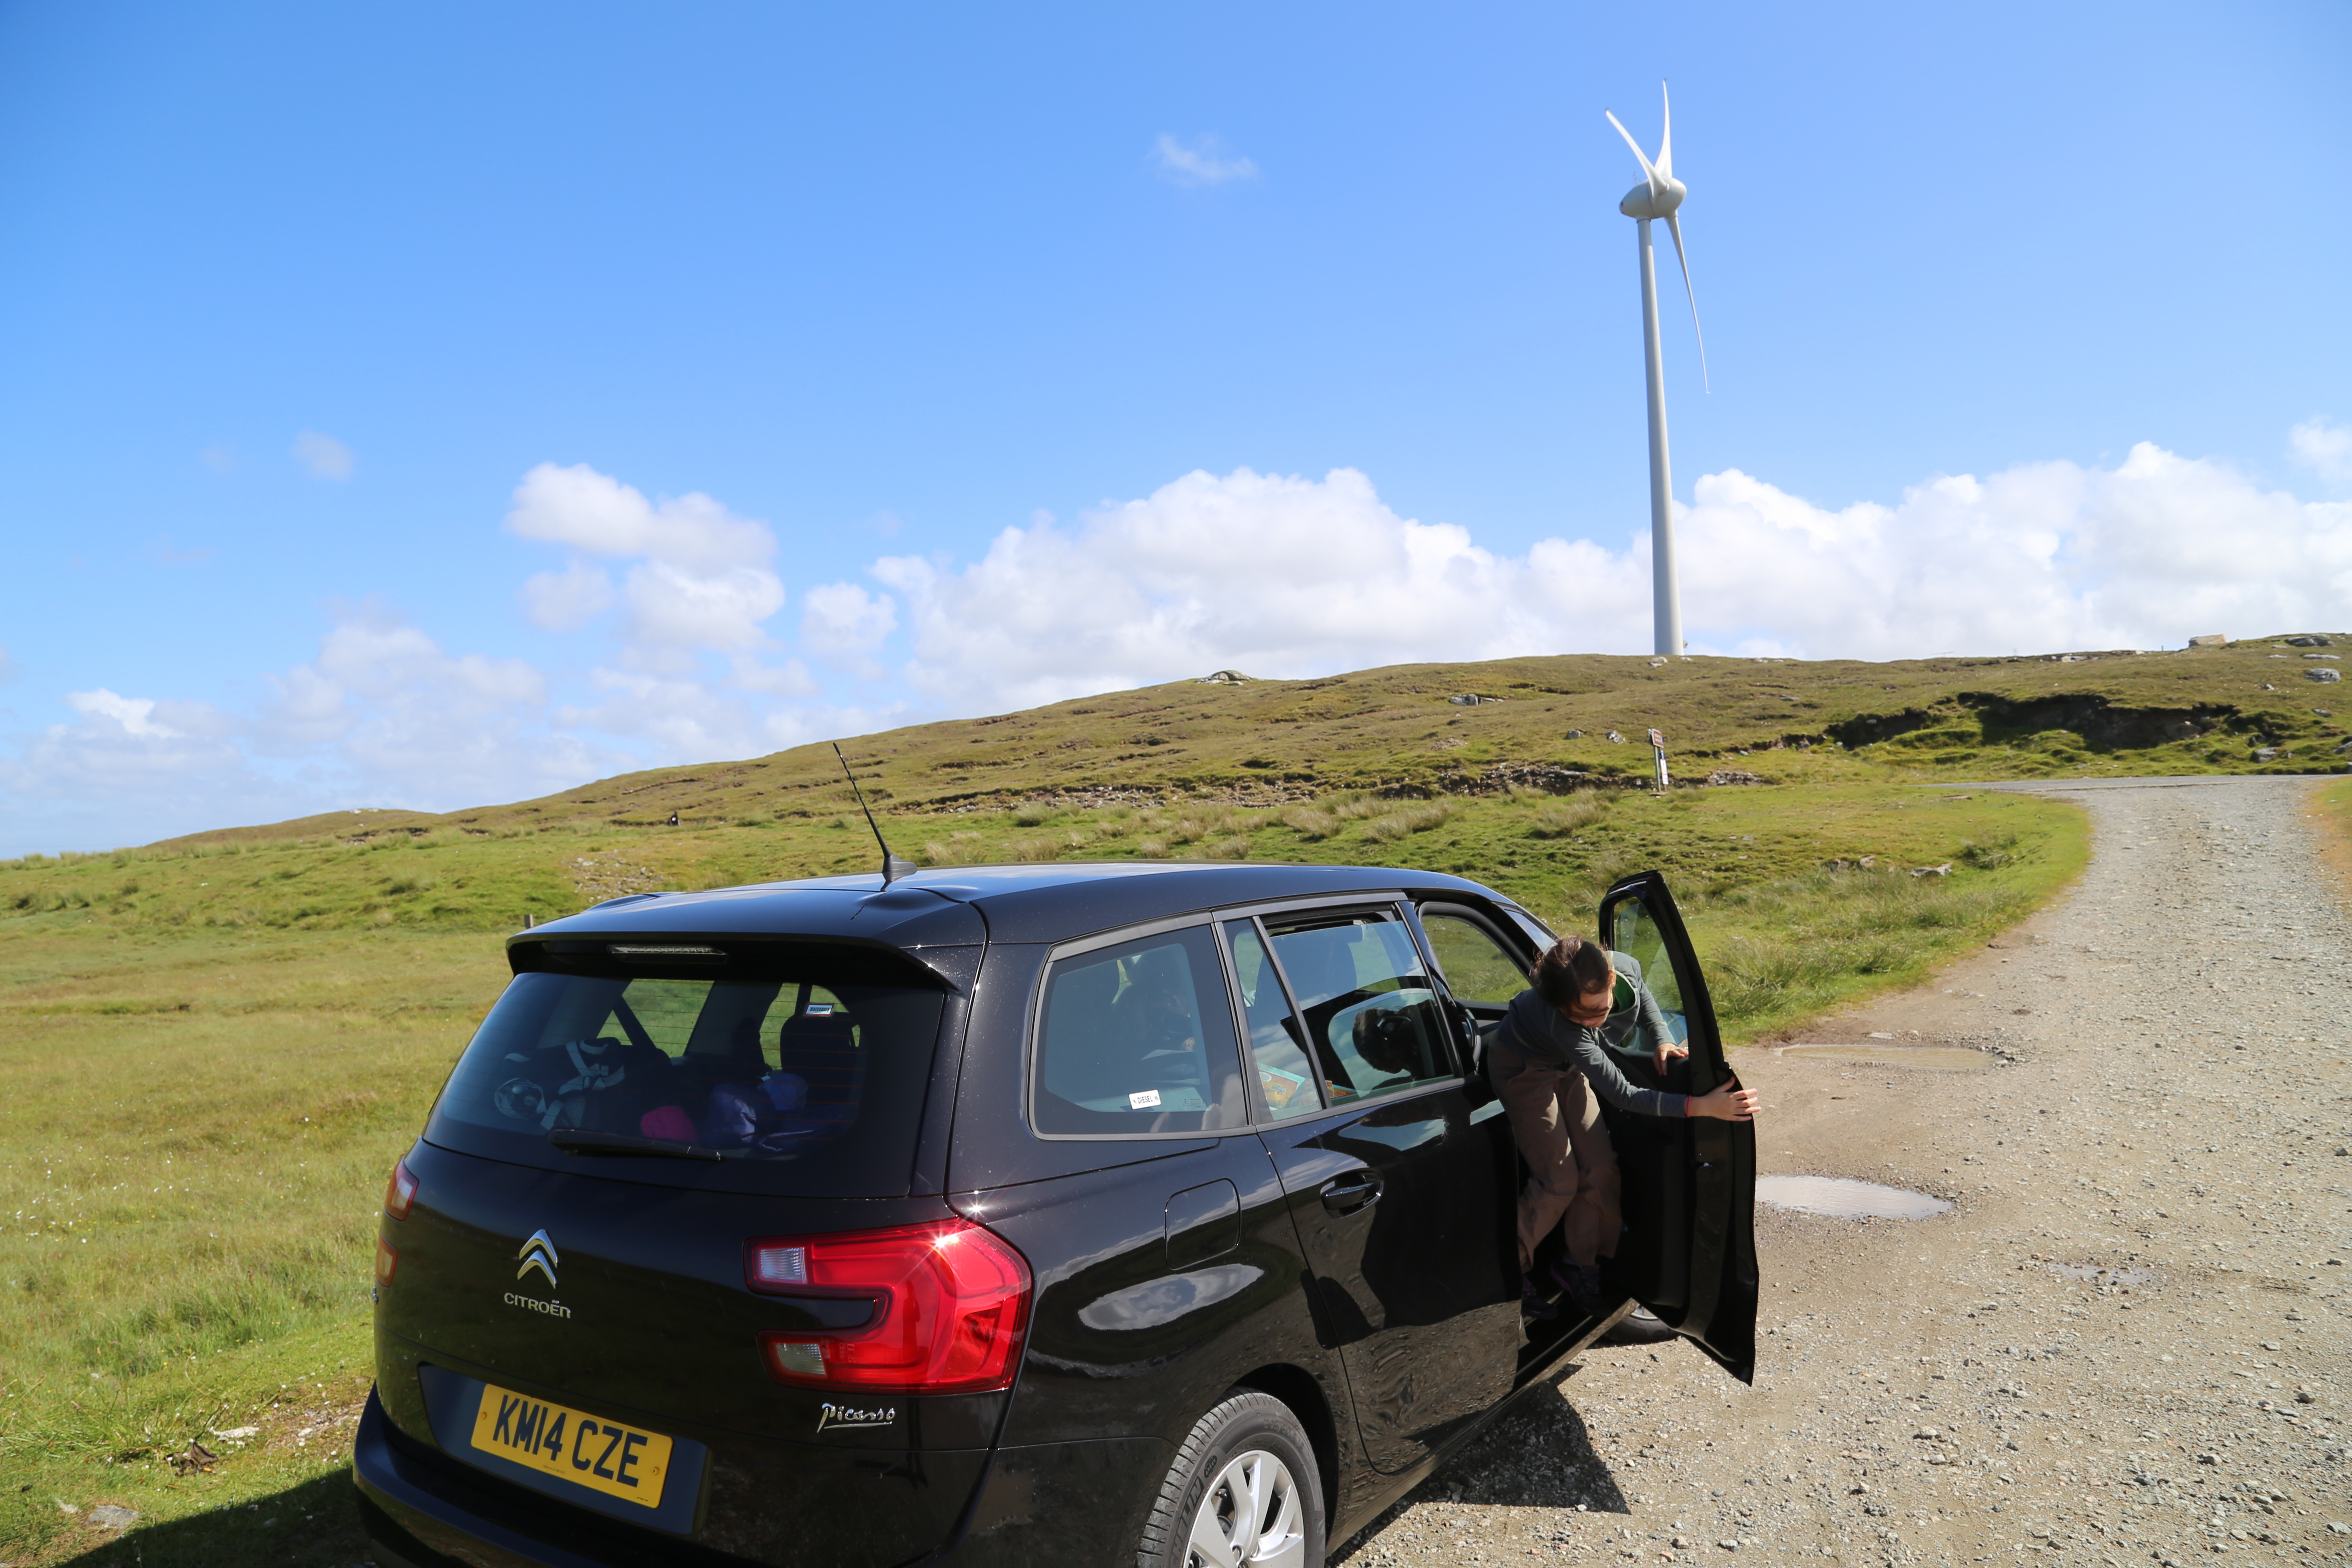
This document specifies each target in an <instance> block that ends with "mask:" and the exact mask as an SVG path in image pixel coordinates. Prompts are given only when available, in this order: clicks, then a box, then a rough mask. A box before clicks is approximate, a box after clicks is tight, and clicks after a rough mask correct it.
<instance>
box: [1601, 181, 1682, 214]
mask: <svg viewBox="0 0 2352 1568" xmlns="http://www.w3.org/2000/svg"><path fill="white" fill-rule="evenodd" d="M1687 195H1690V187H1689V186H1688V185H1685V184H1683V183H1682V182H1681V181H1680V180H1677V179H1675V177H1674V176H1673V175H1672V174H1660V175H1659V176H1658V183H1657V184H1656V186H1655V187H1653V186H1652V185H1651V184H1649V182H1647V181H1646V180H1645V181H1643V183H1642V184H1638V185H1635V186H1634V187H1633V189H1632V190H1630V191H1627V192H1626V193H1625V199H1624V200H1623V201H1621V202H1619V203H1618V204H1617V210H1618V211H1619V212H1621V213H1623V214H1624V215H1625V216H1627V217H1672V216H1675V212H1676V211H1678V210H1679V209H1680V208H1681V206H1682V205H1683V198H1684V197H1685V196H1687Z"/></svg>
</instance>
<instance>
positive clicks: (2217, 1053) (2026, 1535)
mask: <svg viewBox="0 0 2352 1568" xmlns="http://www.w3.org/2000/svg"><path fill="white" fill-rule="evenodd" d="M2025 787H2032V788H2035V789H2037V790H2042V791H2047V792H2050V793H2057V794H2063V795H2069V796H2070V797H2072V798H2074V799H2077V800H2079V801H2081V802H2082V804H2084V805H2085V806H2086V807H2087V808H2088V809H2089V810H2090V812H2091V813H2092V816H2093V826H2094V836H2095V837H2094V850H2095V853H2094V858H2093V859H2092V862H2091V864H2090V867H2089V868H2088V869H2087V870H2086V871H2085V872H2084V876H2083V879H2082V880H2081V881H2080V883H2079V884H2077V885H2076V886H2075V887H2074V889H2070V890H2069V891H2068V892H2067V893H2065V894H2063V895H2062V896H2061V898H2060V899H2059V900H2057V901H2056V902H2054V903H2053V905H2052V907H2051V908H2049V909H2048V910H2044V911H2043V912H2042V914H2040V915H2038V916H2036V917H2035V918H2034V919H2033V920H2032V921H2028V922H2026V923H2025V924H2024V925H2022V926H2021V927H2019V928H2017V929H2016V930H2015V931H2011V932H2010V933H2008V934H2007V935H2004V936H2003V937H2001V938H2000V940H1999V941H1997V942H1994V943H1992V944H1991V945H1990V947H1989V948H1988V949H1986V950H1985V951H1983V952H1979V953H1977V954H1974V955H1972V956H1970V957H1969V958H1967V959H1964V960H1962V961H1961V962H1959V963H1956V964H1954V965H1952V966H1951V967H1950V968H1949V969H1948V970H1947V971H1946V972H1945V973H1942V974H1941V975H1939V976H1937V979H1936V980H1935V981H1933V982H1932V983H1931V984H1928V985H1927V986H1924V987H1922V988H1920V989H1919V990H1916V991H1914V992H1911V993H1908V994H1904V995H1900V996H1895V997H1891V998H1887V999H1885V1000H1883V1001H1881V1002H1879V1003H1876V1004H1874V1005H1870V1006H1867V1007H1864V1008H1861V1009H1857V1010H1855V1011H1853V1012H1852V1013H1849V1014H1846V1015H1843V1016H1839V1017H1836V1018H1833V1019H1831V1020H1828V1021H1826V1022H1824V1023H1822V1024H1821V1025H1818V1026H1813V1027H1811V1028H1809V1029H1808V1030H1806V1031H1805V1033H1804V1036H1803V1038H1804V1039H1806V1040H1808V1041H1826V1042H1861V1043H1875V1044H1880V1045H1885V1044H1887V1043H1890V1041H1891V1043H1894V1044H1914V1043H1916V1044H1923V1045H1924V1044H1936V1045H1967V1046H1974V1047H1979V1048H1980V1049H1983V1050H1986V1051H1987V1052H1988V1053H1989V1058H1990V1059H1993V1060H1996V1061H1997V1063H1998V1065H1997V1066H1996V1067H1995V1068H1993V1069H1991V1070H1989V1071H1986V1072H1981V1073H1938V1072H1927V1071H1919V1070H1913V1069H1906V1068H1872V1067H1864V1066H1855V1065H1852V1064H1847V1063H1839V1062H1832V1061H1822V1060H1819V1059H1813V1060H1808V1059H1804V1058H1796V1057H1787V1056H1781V1055H1779V1054H1777V1053H1775V1052H1772V1051H1769V1050H1767V1049H1764V1048H1755V1049H1750V1050H1747V1051H1743V1052H1742V1053H1740V1055H1739V1058H1738V1066H1739V1068H1740V1072H1741V1075H1742V1077H1743V1079H1745V1080H1746V1081H1747V1082H1748V1084H1749V1085H1750V1086H1752V1087H1754V1088H1756V1089H1759V1090H1761V1091H1762V1094H1763V1101H1764V1110H1763V1112H1762V1115H1761V1117H1760V1118H1759V1123H1758V1126H1759V1130H1760V1135H1759V1148H1760V1152H1761V1154H1760V1161H1759V1163H1760V1166H1761V1168H1762V1170H1764V1171H1766V1172H1787V1173H1808V1174H1819V1175H1843V1176H1853V1177H1860V1178H1864V1179H1867V1180H1871V1181H1876V1182H1883V1183H1890V1184H1896V1185H1902V1186H1907V1187H1912V1188H1915V1189H1918V1190H1923V1191H1927V1192H1932V1193H1934V1194H1937V1195H1938V1196H1941V1197H1945V1198H1949V1199H1951V1200H1953V1201H1954V1203H1955V1204H1956V1205H1957V1207H1956V1208H1955V1209H1954V1210H1953V1211H1952V1212H1951V1213H1948V1214H1946V1215H1939V1216H1937V1217H1936V1218H1934V1219H1929V1220H1924V1221H1888V1220H1875V1221H1866V1222H1857V1221H1844V1220H1833V1219H1827V1218H1820V1217H1815V1216H1811V1215H1796V1214H1785V1213H1780V1212H1777V1211H1773V1210H1769V1209H1767V1210H1759V1213H1758V1216H1757V1243H1758V1249H1759V1257H1760V1260H1761V1266H1762V1272H1763V1279H1764V1291H1763V1307H1762V1310H1761V1312H1760V1314H1759V1323H1758V1344H1759V1353H1758V1371H1757V1379H1756V1386H1755V1387H1754V1388H1753V1389H1747V1388H1742V1387H1740V1386H1739V1385H1738V1384H1735V1383H1733V1382H1732V1381H1731V1380H1730V1379H1729V1378H1727V1376H1725V1375H1724V1374H1723V1373H1720V1372H1718V1371H1717V1369H1716V1368H1715V1367H1714V1366H1713V1365H1712V1364H1711V1363H1707V1362H1706V1360H1705V1358H1703V1357H1702V1356H1700V1355H1699V1354H1698V1353H1697V1352H1696V1351H1694V1350H1692V1349H1690V1348H1689V1347H1688V1346H1686V1345H1682V1344H1679V1343H1675V1344H1668V1345H1664V1346H1659V1347H1656V1348H1655V1351H1654V1352H1653V1351H1652V1350H1650V1349H1630V1348H1625V1349H1612V1350H1599V1351H1594V1352H1590V1353H1589V1354H1588V1355H1587V1356H1586V1357H1585V1358H1583V1361H1582V1363H1580V1365H1578V1366H1577V1367H1575V1368H1574V1369H1572V1370H1571V1372H1570V1373H1569V1375H1568V1376H1566V1377H1564V1378H1562V1379H1561V1380H1560V1381H1559V1384H1558V1385H1557V1387H1556V1388H1550V1389H1539V1390H1537V1391H1535V1392H1534V1393H1532V1394H1529V1395H1528V1398H1527V1399H1526V1400H1524V1401H1523V1402H1522V1403H1521V1405H1519V1406H1518V1407H1517V1408H1516V1409H1515V1410H1514V1411H1513V1412H1512V1414H1511V1415H1508V1416H1507V1417H1506V1418H1505V1420H1504V1421H1502V1422H1500V1423H1498V1424H1497V1426H1496V1428H1495V1429H1494V1430H1492V1431H1491V1432H1489V1433H1488V1434H1486V1436H1483V1437H1482V1438H1481V1439H1480V1440H1479V1442H1478V1443H1477V1444H1476V1445H1475V1447H1474V1448H1473V1450H1472V1451H1470V1452H1469V1453H1467V1454H1465V1456H1463V1457H1462V1458H1459V1459H1457V1460H1456V1461H1455V1462H1454V1463H1453V1464H1452V1465H1450V1466H1449V1467H1448V1468H1446V1469H1445V1470H1444V1471H1443V1472H1441V1473H1440V1474H1439V1475H1437V1476H1436V1477H1434V1478H1433V1479H1431V1480H1430V1481H1428V1482H1427V1483H1425V1484H1424V1485H1423V1486H1422V1487H1421V1488H1419V1489H1416V1491H1415V1492H1414V1493H1413V1494H1412V1496H1411V1497H1409V1498H1408V1499H1407V1500H1405V1501H1404V1502H1402V1503H1400V1504H1399V1505H1398V1506H1397V1507H1396V1508H1394V1509H1392V1510H1390V1512H1389V1513H1388V1514H1387V1515H1385V1516H1384V1517H1383V1518H1382V1520H1381V1521H1380V1522H1379V1523H1378V1524H1377V1525H1376V1526H1375V1527H1373V1528H1372V1529H1370V1530H1368V1531H1364V1532H1363V1533H1361V1534H1360V1535H1359V1536H1358V1537H1357V1538H1356V1539H1355V1540H1354V1541H1353V1542H1349V1543H1348V1544H1347V1546H1346V1548H1345V1549H1344V1551H1343V1552H1341V1553H1340V1554H1339V1556H1338V1557H1337V1558H1336V1560H1337V1561H1339V1562H1344V1563H1349V1564H1352V1565H1355V1568H1383V1565H1385V1564H1390V1563H1522V1562H1526V1561H1528V1560H1529V1559H1530V1558H1536V1559H1549V1560H1553V1561H1560V1562H1575V1563H1585V1562H1612V1561H1628V1560H1631V1561H1643V1562H1653V1563H1654V1562H1658V1561H1661V1560H1666V1561H1677V1562H1704V1561H1709V1560H1715V1561H1722V1560H1727V1559H1729V1560H1737V1559H1739V1558H1747V1557H1751V1556H1759V1555H1760V1556H1762V1557H1764V1558H1767V1559H1770V1560H1781V1559H1788V1560H1792V1561H1793V1560H1796V1559H1800V1558H1803V1559H1810V1560H1812V1561H1815V1562H1823V1561H1837V1562H1841V1563H1870V1564H1901V1563H2032V1562H2068V1563H2076V1562H2079V1563H2112V1564H2129V1563H2158V1564H2171V1563H2189V1562H2190V1561H2192V1560H2197V1559H2205V1560H2212V1561H2216V1562H2225V1563H2330V1562H2346V1561H2352V1500H2347V1491H2352V1464H2348V1463H2347V1434H2352V1424H2347V1415H2352V1412H2347V1410H2346V1409H2345V1407H2344V1400H2345V1398H2346V1394H2347V1388H2346V1384H2347V1373H2352V1328H2348V1327H2347V1325H2348V1324H2352V1312H2347V1302H2348V1301H2352V1294H2347V1284H2346V1276H2347V1274H2352V1267H2347V1260H2352V1219H2348V1218H2347V1215H2352V1154H2347V1142H2352V1052H2347V1043H2352V1031H2347V1029H2346V1027H2345V1026H2344V1023H2343V1020H2344V1019H2345V1018H2346V1017H2347V1015H2352V965H2347V962H2346V957H2347V954H2346V941H2345V932H2346V913H2345V910H2344V907H2343V904H2342V903H2341V901H2340V900H2339V898H2338V893H2339V890H2340V886H2339V884H2338V883H2336V881H2335V880H2334V873H2332V872H2331V871H2329V870H2328V869H2327V868H2326V866H2325V865H2324V864H2323V860H2324V858H2325V856H2324V855H2323V853H2322V850H2323V843H2324V841H2323V838H2322V837H2321V834H2322V832H2323V830H2322V828H2321V827H2320V826H2319V825H2318V824H2317V823H2316V822H2315V820H2314V819H2313V818H2312V817H2311V816H2309V815H2308V814H2309V812H2310V809H2311V799H2312V795H2311V792H2312V789H2313V785H2312V784H2311V783H2310V782H2308V781H2305V780H2300V779H2293V778H2213V779H2197V780H2185V779H2184V780H2146V781H2115V782H2107V781H2101V782H2100V783H2097V784H2067V785H2033V786H2025ZM1874 1037H1876V1038H1875V1039H1874Z"/></svg>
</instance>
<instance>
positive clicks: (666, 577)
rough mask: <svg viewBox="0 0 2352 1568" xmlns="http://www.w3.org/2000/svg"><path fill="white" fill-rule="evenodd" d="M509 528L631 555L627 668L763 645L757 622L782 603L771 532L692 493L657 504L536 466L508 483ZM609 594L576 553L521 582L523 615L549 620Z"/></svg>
mask: <svg viewBox="0 0 2352 1568" xmlns="http://www.w3.org/2000/svg"><path fill="white" fill-rule="evenodd" d="M507 526H508V527H509V528H510V529H512V530H513V531H515V532H517V533H519V534H521V535H522V536H523V537H524V538H525V539H535V540H539V541H541V542H545V543H550V544H564V545H569V546H571V547H572V549H573V550H576V551H579V552H583V553H585V554H590V555H603V556H608V557H614V558H622V559H627V558H633V557H634V558H637V563H636V564H635V565H634V566H632V567H630V568H629V570H628V573H627V574H626V576H625V579H624V581H623V585H622V598H623V600H624V601H625V603H626V605H627V606H628V611H629V616H628V624H627V625H626V626H625V627H624V628H623V630H622V637H623V641H624V643H625V651H624V655H623V662H624V663H625V664H626V665H629V666H631V667H635V668H650V669H656V670H661V671H665V672H667V673H670V674H678V673H683V672H684V671H685V670H686V669H688V668H691V664H692V658H693V656H694V655H695V654H696V653H698V652H703V651H710V652H719V653H741V652H748V651H751V650H753V649H756V648H760V647H765V646H766V645H767V642H768V637H767V634H766V632H765V631H764V630H762V628H761V623H763V622H764V621H766V620H767V618H768V617H769V616H772V615H774V614H775V613H776V612H777V611H778V610H781V609H782V608H783V606H784V584H783V580H782V578H780V577H778V576H777V575H776V574H775V573H774V572H773V571H772V570H771V568H770V565H769V563H771V562H772V561H773V560H774V558H775V554H776V536H775V535H774V534H773V533H772V532H771V531H769V529H768V525H767V524H765V523H763V522H758V521H753V520H751V519H749V518H740V517H737V516H735V515H734V514H733V513H732V512H730V511H729V510H727V509H726V508H725V507H724V506H722V505H720V504H719V502H717V501H715V500H711V499H710V497H709V496H707V495H704V494H702V493H701V492H699V491H696V492H694V493H692V494H688V495H683V496H679V497H677V498H675V499H667V500H662V501H659V502H658V503H656V502H655V501H651V500H647V499H646V496H645V493H644V492H643V491H641V490H639V489H636V488H635V487H634V486H631V485H625V484H623V483H621V481H620V480H618V479H613V478H612V477H610V476H609V475H605V474H600V473H598V472H597V471H596V470H595V469H593V468H589V467H588V466H587V465H586V464H584V463H583V464H579V465H576V466H574V467H572V468H558V467H557V466H556V465H555V464H553V463H541V465H540V466H539V467H537V468H533V469H531V470H530V473H528V474H526V475H524V476H523V480H522V483H521V484H520V485H518V486H517V487H516V488H515V492H514V505H513V509H512V510H509V512H508V513H507ZM610 594H611V588H610V580H609V579H608V578H606V577H605V576H604V573H603V571H602V570H601V569H600V568H596V567H593V566H589V565H586V564H585V563H582V562H579V561H576V560H575V561H574V562H573V563H572V565H571V566H570V567H569V568H567V569H566V570H565V571H564V572H562V573H561V574H555V573H541V574H539V575H538V576H536V577H533V578H532V579H531V580H530V583H529V584H525V587H524V595H525V603H526V605H528V606H529V608H530V614H531V616H532V618H533V619H534V620H537V621H538V622H539V623H540V624H541V625H542V626H551V627H576V626H581V625H583V624H585V623H586V622H587V621H588V620H589V619H591V618H593V616H595V615H597V614H598V613H600V612H601V611H602V610H603V609H604V607H605V606H606V605H607V604H609V603H610Z"/></svg>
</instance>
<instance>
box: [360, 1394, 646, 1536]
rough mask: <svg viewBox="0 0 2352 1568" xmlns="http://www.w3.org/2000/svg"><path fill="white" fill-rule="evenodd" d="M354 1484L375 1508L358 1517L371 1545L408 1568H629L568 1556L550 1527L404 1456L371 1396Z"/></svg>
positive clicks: (362, 1427)
mask: <svg viewBox="0 0 2352 1568" xmlns="http://www.w3.org/2000/svg"><path fill="white" fill-rule="evenodd" d="M352 1479H353V1480H354V1481H355V1482H357V1483H358V1485H359V1489H360V1497H361V1500H362V1504H363V1505H370V1506H362V1509H361V1510H360V1512H361V1517H362V1521H364V1522H365V1524H366V1526H367V1532H368V1537H369V1539H370V1540H371V1541H373V1542H374V1543H375V1544H376V1545H377V1546H378V1547H380V1548H382V1549H383V1552H384V1553H385V1554H386V1555H387V1556H389V1557H391V1558H392V1559H394V1561H395V1562H398V1563H402V1564H404V1568H457V1563H467V1564H472V1565H475V1568H615V1564H616V1563H620V1562H625V1561H626V1559H615V1558H609V1557H604V1556H598V1557H588V1556H583V1555H582V1554H581V1553H580V1552H574V1551H570V1550H566V1549H565V1548H564V1547H562V1546H560V1545H557V1544H555V1543H553V1542H551V1541H549V1540H548V1539H547V1538H546V1530H545V1524H544V1521H531V1522H530V1524H526V1523H525V1521H522V1520H520V1519H518V1518H515V1517H513V1516H514V1515H515V1513H516V1512H517V1511H518V1510H516V1508H515V1506H514V1504H513V1502H512V1501H511V1500H509V1499H506V1498H503V1497H500V1496H499V1495H498V1493H497V1492H496V1491H494V1490H493V1489H491V1488H489V1487H487V1486H476V1485H472V1484H470V1483H469V1482H468V1480H467V1478H466V1477H464V1476H462V1475H458V1474H455V1473H453V1472H452V1470H451V1469H449V1468H444V1467H443V1466H441V1465H436V1464H432V1463H429V1462H427V1461H425V1460H424V1459H422V1458H417V1457H415V1456H414V1455H411V1454H409V1453H406V1452H404V1449H403V1446H402V1445H400V1444H398V1443H397V1442H396V1441H395V1439H394V1437H393V1436H392V1423H391V1422H389V1421H388V1420H386V1419H385V1418H384V1414H383V1404H382V1402H380V1401H379V1400H378V1399H377V1398H376V1396H375V1391H374V1390H373V1389H371V1390H369V1391H368V1401H367V1409H366V1410H365V1411H363V1412H362V1414H361V1415H360V1429H359V1433H358V1435H357V1436H355V1437H354V1438H353V1439H352ZM534 1526H535V1528H534ZM453 1553H455V1554H456V1555H455V1556H453V1555H452V1554H453Z"/></svg>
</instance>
